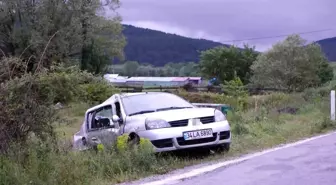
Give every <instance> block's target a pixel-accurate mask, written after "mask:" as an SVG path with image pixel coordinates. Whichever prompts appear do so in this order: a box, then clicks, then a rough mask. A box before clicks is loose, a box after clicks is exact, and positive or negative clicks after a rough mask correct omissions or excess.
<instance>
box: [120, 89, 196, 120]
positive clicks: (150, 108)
mask: <svg viewBox="0 0 336 185" xmlns="http://www.w3.org/2000/svg"><path fill="white" fill-rule="evenodd" d="M121 99H122V104H123V107H124V109H125V112H126V114H127V115H128V116H132V115H135V114H142V113H149V112H155V111H164V110H169V109H180V108H192V107H193V105H192V104H191V103H189V102H187V101H186V100H184V99H183V98H180V97H178V96H176V95H174V94H170V93H148V94H140V95H133V96H125V97H122V98H121Z"/></svg>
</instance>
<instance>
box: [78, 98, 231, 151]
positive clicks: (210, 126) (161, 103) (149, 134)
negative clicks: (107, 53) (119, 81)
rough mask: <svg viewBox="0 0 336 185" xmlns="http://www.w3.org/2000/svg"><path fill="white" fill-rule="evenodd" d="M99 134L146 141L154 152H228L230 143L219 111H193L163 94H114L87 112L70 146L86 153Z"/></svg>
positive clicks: (229, 137)
mask: <svg viewBox="0 0 336 185" xmlns="http://www.w3.org/2000/svg"><path fill="white" fill-rule="evenodd" d="M102 133H105V135H113V134H115V135H122V134H124V133H128V134H129V136H130V140H131V141H132V142H135V143H136V142H138V141H139V139H140V138H141V137H142V138H147V139H149V140H150V141H151V143H152V145H153V147H154V148H155V151H156V152H165V151H173V150H180V149H189V148H196V147H207V148H208V147H209V148H211V147H215V148H218V149H222V150H229V148H230V143H231V132H230V125H229V122H228V120H227V119H226V117H225V115H224V114H223V113H222V112H221V111H220V110H217V109H215V108H201V107H196V106H194V105H193V104H192V103H189V102H188V101H186V100H185V99H183V98H181V97H179V96H177V95H174V94H171V93H166V92H141V93H122V94H115V95H113V96H112V97H110V98H109V99H107V100H106V101H105V102H104V103H102V104H100V105H97V106H95V107H93V108H90V109H89V110H87V112H86V113H85V119H84V123H83V124H82V127H81V129H80V131H79V132H77V133H76V134H75V135H74V141H73V146H74V148H75V149H86V148H87V145H88V144H87V143H88V142H90V141H93V140H96V137H97V136H98V135H100V134H102Z"/></svg>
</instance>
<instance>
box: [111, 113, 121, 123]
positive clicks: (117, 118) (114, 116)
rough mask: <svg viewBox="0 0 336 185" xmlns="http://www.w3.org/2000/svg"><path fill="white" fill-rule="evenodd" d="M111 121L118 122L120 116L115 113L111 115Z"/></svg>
mask: <svg viewBox="0 0 336 185" xmlns="http://www.w3.org/2000/svg"><path fill="white" fill-rule="evenodd" d="M112 121H113V122H114V123H115V122H119V121H120V118H119V116H117V115H113V116H112Z"/></svg>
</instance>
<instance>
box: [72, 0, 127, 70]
mask: <svg viewBox="0 0 336 185" xmlns="http://www.w3.org/2000/svg"><path fill="white" fill-rule="evenodd" d="M77 1H78V0H77ZM79 2H81V5H80V12H81V13H80V21H81V30H82V33H81V34H82V38H83V40H82V45H81V69H83V70H88V71H91V68H92V65H95V64H97V63H93V62H91V60H92V58H91V55H95V54H96V53H93V52H96V51H100V52H101V54H99V55H95V56H96V57H99V59H97V60H103V61H106V59H107V58H109V60H110V61H112V60H113V58H114V57H117V58H119V59H123V49H124V46H125V38H124V37H123V35H122V26H121V24H120V22H121V18H120V16H118V15H116V16H115V17H113V18H105V17H103V15H104V7H106V6H107V7H110V11H115V10H116V9H117V8H118V7H119V1H118V0H105V1H101V0H87V1H79ZM97 12H98V14H100V15H97ZM93 48H95V49H96V50H93ZM102 64H103V65H104V68H105V67H107V65H108V64H109V63H108V62H107V61H106V62H104V63H99V64H97V65H99V66H101V65H102ZM99 66H96V67H93V68H95V69H97V68H100V67H99ZM91 72H96V71H91Z"/></svg>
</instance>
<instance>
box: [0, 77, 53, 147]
mask: <svg viewBox="0 0 336 185" xmlns="http://www.w3.org/2000/svg"><path fill="white" fill-rule="evenodd" d="M42 76H43V74H42ZM40 77H41V76H38V75H31V74H25V75H23V76H22V77H21V78H15V79H13V80H9V81H6V82H4V83H3V84H1V87H0V152H1V151H2V152H4V151H6V149H7V148H8V146H9V144H11V143H12V142H19V143H22V144H24V143H25V142H26V140H27V138H28V137H29V136H31V135H32V134H33V136H36V137H38V138H40V139H42V140H44V139H46V137H49V136H53V135H54V132H53V126H52V123H53V122H54V121H55V120H56V119H57V117H56V112H55V110H54V109H53V108H52V107H51V106H52V105H53V100H54V94H53V93H52V90H51V89H50V88H46V87H45V86H44V85H43V83H41V81H40V79H41V78H40Z"/></svg>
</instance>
